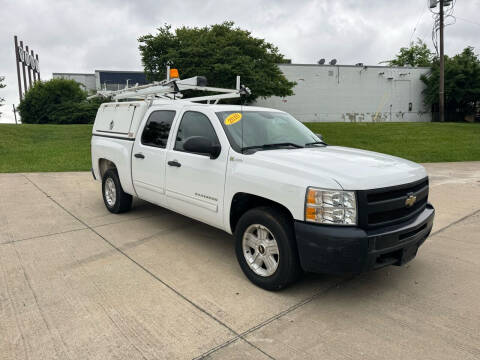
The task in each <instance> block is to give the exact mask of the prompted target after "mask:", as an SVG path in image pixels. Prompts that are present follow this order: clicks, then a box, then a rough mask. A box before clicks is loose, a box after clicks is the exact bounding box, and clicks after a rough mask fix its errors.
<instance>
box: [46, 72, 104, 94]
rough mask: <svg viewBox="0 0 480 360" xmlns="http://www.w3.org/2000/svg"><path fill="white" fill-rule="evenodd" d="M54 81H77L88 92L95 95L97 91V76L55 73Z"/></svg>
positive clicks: (53, 75)
mask: <svg viewBox="0 0 480 360" xmlns="http://www.w3.org/2000/svg"><path fill="white" fill-rule="evenodd" d="M52 77H53V78H54V79H67V80H75V81H76V82H78V83H80V84H81V85H83V87H84V88H85V90H86V91H88V92H89V93H93V92H95V91H96V90H97V87H96V80H95V74H74V73H53V74H52Z"/></svg>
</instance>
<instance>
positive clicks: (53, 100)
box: [18, 79, 102, 124]
mask: <svg viewBox="0 0 480 360" xmlns="http://www.w3.org/2000/svg"><path fill="white" fill-rule="evenodd" d="M101 102H102V101H100V100H87V93H86V92H85V91H84V90H82V88H81V87H80V84H79V83H77V82H76V81H74V80H66V79H51V80H48V81H38V82H36V83H35V85H34V86H33V87H32V88H31V89H30V90H29V91H27V93H26V94H25V97H24V98H23V100H22V101H21V102H20V105H19V106H18V110H19V112H20V116H21V117H22V123H24V124H88V123H93V121H94V120H95V115H96V113H97V109H98V107H99V106H100V104H101Z"/></svg>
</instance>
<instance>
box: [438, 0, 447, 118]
mask: <svg viewBox="0 0 480 360" xmlns="http://www.w3.org/2000/svg"><path fill="white" fill-rule="evenodd" d="M443 2H444V0H440V12H439V15H440V83H439V86H438V88H439V91H438V96H439V99H438V115H439V119H440V122H444V121H445V61H444V56H443Z"/></svg>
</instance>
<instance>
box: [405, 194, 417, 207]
mask: <svg viewBox="0 0 480 360" xmlns="http://www.w3.org/2000/svg"><path fill="white" fill-rule="evenodd" d="M416 201H417V197H416V196H415V195H413V194H411V193H410V194H407V198H406V199H405V206H406V207H411V206H413V204H415V202H416Z"/></svg>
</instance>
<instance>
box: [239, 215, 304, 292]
mask: <svg viewBox="0 0 480 360" xmlns="http://www.w3.org/2000/svg"><path fill="white" fill-rule="evenodd" d="M265 229H266V230H267V232H266V233H265ZM261 234H263V236H261ZM265 234H266V235H267V236H266V238H267V240H265V241H264V240H259V238H262V237H263V238H265ZM252 235H253V236H252ZM234 236H235V252H236V255H237V260H238V262H239V264H240V267H241V268H242V271H243V272H244V274H245V275H246V276H247V278H248V279H249V280H250V281H251V282H253V283H254V284H255V285H257V286H259V287H261V288H263V289H266V290H281V289H283V288H285V287H287V286H288V285H290V284H292V283H293V282H295V281H296V280H297V279H298V278H299V276H300V274H301V273H302V270H301V268H300V262H299V259H298V251H297V244H296V240H295V234H294V230H293V224H292V220H291V218H290V217H289V216H288V215H286V214H285V213H284V212H283V211H281V210H280V209H277V208H274V207H258V208H254V209H251V210H249V211H247V212H246V213H245V214H243V215H242V217H241V218H240V220H239V221H238V223H237V226H236V228H235V234H234ZM255 237H256V238H257V240H255ZM244 238H245V241H244ZM272 238H273V240H274V241H275V242H276V245H277V250H278V251H277V256H275V248H274V246H273V242H271V239H272ZM247 239H248V240H247ZM252 244H256V246H257V250H255V249H254V248H253V247H251V245H252ZM262 244H264V246H263V252H262V248H261V245H262ZM265 244H266V245H265ZM268 249H269V250H268ZM272 251H273V252H272ZM255 254H256V255H255ZM272 254H273V255H272ZM272 258H273V260H275V259H276V260H277V261H276V263H277V265H276V267H275V266H273V265H274V264H273V262H272ZM252 261H253V262H252ZM249 262H250V263H251V264H252V265H249ZM262 263H263V264H262ZM268 264H270V266H268ZM252 267H256V269H254V268H252ZM273 269H275V270H274V271H273V272H272V270H273Z"/></svg>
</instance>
